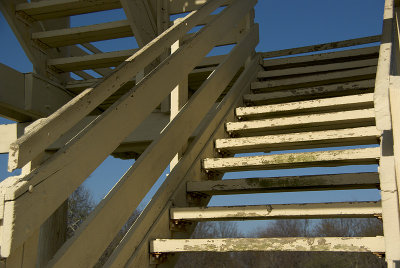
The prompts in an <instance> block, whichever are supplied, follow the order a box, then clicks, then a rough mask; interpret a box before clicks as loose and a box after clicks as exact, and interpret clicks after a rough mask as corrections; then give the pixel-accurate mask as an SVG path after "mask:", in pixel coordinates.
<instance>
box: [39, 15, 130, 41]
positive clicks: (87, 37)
mask: <svg viewBox="0 0 400 268" xmlns="http://www.w3.org/2000/svg"><path fill="white" fill-rule="evenodd" d="M129 36H133V33H132V30H131V29H130V27H129V23H128V21H127V20H120V21H113V22H107V23H101V24H94V25H89V26H81V27H74V28H66V29H60V30H53V31H45V32H36V33H32V39H34V40H39V41H40V42H42V43H44V44H46V45H47V46H49V47H63V46H68V45H74V44H82V43H87V42H94V41H101V40H108V39H115V38H122V37H129Z"/></svg>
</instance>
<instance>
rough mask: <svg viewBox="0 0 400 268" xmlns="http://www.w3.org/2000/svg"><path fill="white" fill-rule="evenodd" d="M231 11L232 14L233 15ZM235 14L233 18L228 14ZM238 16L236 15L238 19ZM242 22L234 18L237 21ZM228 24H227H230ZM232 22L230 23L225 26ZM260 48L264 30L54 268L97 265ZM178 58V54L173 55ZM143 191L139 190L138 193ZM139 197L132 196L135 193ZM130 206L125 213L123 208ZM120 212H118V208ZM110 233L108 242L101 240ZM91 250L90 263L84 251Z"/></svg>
mask: <svg viewBox="0 0 400 268" xmlns="http://www.w3.org/2000/svg"><path fill="white" fill-rule="evenodd" d="M254 4H255V1H254V2H250V3H247V2H246V3H244V2H240V1H236V2H235V3H234V4H233V5H232V6H231V7H230V8H232V9H231V10H232V12H233V11H240V12H238V15H244V14H243V13H242V12H244V11H246V8H247V9H249V8H250V6H252V5H254ZM227 10H228V11H229V8H228V9H227ZM228 14H229V13H228ZM233 14H235V13H230V15H233ZM234 18H236V16H233V17H232V19H234ZM225 19H226V18H225ZM225 22H226V21H225ZM257 43H258V27H254V28H253V29H252V31H250V32H249V33H248V34H247V35H246V37H245V38H244V39H243V40H242V41H241V42H240V43H239V44H238V46H236V47H235V48H234V49H233V50H232V52H231V53H230V55H229V57H228V58H227V59H226V60H225V61H224V62H223V63H221V64H220V65H219V67H218V69H217V70H216V71H215V72H214V74H213V75H211V76H210V77H209V79H208V80H207V81H205V82H204V84H203V85H202V87H201V88H200V89H199V90H198V91H197V93H196V94H195V95H194V96H192V98H191V99H190V101H189V102H188V103H187V104H186V105H185V106H184V107H183V108H182V110H181V111H180V112H179V114H178V115H177V116H176V117H175V118H174V120H173V121H171V122H170V123H169V124H168V126H167V127H166V128H165V129H164V130H163V131H162V133H161V134H160V136H159V137H158V138H157V139H156V140H155V141H154V142H153V143H152V144H151V145H150V146H149V147H148V148H147V149H146V151H145V152H144V153H143V154H142V156H141V157H140V158H139V159H138V160H137V161H136V162H135V164H134V165H133V166H132V167H131V168H130V169H129V170H128V171H127V172H126V173H125V175H124V176H123V177H122V178H121V179H120V180H119V181H118V183H117V184H116V185H115V186H114V187H113V189H112V190H111V191H110V192H109V193H108V195H107V196H106V197H105V198H104V199H103V200H102V201H101V203H100V204H99V205H98V206H97V207H96V209H95V210H94V212H92V214H91V215H90V216H89V218H88V219H87V221H86V222H85V224H84V225H83V227H81V228H79V229H78V231H77V233H76V235H75V236H74V238H72V239H70V242H69V243H68V245H66V246H64V247H63V248H62V249H61V250H60V251H59V252H58V253H57V255H56V257H55V258H54V259H53V260H52V262H51V265H54V266H61V267H62V266H76V265H78V264H79V265H82V266H91V265H93V264H95V263H96V261H97V258H98V257H100V256H101V254H102V253H103V251H104V250H105V248H106V247H107V246H108V244H109V243H110V242H111V240H112V239H113V238H114V236H115V235H116V234H117V233H118V232H119V230H120V229H121V228H122V226H123V225H124V224H125V222H126V221H127V220H128V218H129V216H130V215H131V213H132V211H133V210H134V209H135V208H136V207H137V206H138V205H139V203H140V202H141V200H142V199H143V198H144V197H145V195H146V193H147V192H148V191H149V190H150V189H151V187H152V186H153V184H154V183H155V182H156V181H157V179H158V178H159V176H160V175H161V174H162V172H163V171H164V169H165V167H166V166H168V164H169V161H170V160H171V159H172V158H173V156H174V155H175V154H176V152H177V151H178V150H179V149H181V148H182V146H183V145H184V144H185V143H186V141H187V139H188V138H189V137H190V134H191V133H192V132H193V131H194V130H195V129H196V127H197V126H198V125H199V123H200V122H201V120H202V119H203V118H204V116H205V115H206V114H207V112H208V111H209V110H210V109H211V108H212V106H213V105H214V103H215V101H216V100H217V98H218V97H219V95H220V94H221V93H222V92H223V90H224V89H225V88H226V86H227V85H228V84H229V82H230V81H231V79H232V78H233V76H234V74H235V73H236V72H237V70H238V69H239V68H240V66H241V63H243V62H244V61H245V59H246V58H247V56H248V53H249V51H251V50H252V49H254V48H255V46H256V45H257ZM173 55H174V54H173ZM138 186H139V187H138ZM134 188H135V189H136V191H137V192H136V193H135V194H134V195H133V194H132V189H134ZM121 204H124V206H123V207H124V208H123V209H122V208H121ZM116 207H119V209H118V210H116V209H115V208H116ZM99 232H101V233H104V234H105V233H107V235H104V236H98V235H97V234H98V233H99ZM88 243H89V244H90V248H91V256H90V258H89V257H88V256H87V254H86V253H85V252H84V250H83V249H84V248H88V246H89V244H88Z"/></svg>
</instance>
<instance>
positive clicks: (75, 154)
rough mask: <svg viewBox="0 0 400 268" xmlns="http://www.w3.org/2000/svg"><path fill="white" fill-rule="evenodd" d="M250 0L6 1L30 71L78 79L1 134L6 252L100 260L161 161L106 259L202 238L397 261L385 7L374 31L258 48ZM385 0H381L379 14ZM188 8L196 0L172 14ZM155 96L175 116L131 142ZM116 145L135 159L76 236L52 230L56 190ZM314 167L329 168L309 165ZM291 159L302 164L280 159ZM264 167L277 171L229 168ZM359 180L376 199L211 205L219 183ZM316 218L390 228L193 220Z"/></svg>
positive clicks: (170, 249) (10, 257)
mask: <svg viewBox="0 0 400 268" xmlns="http://www.w3.org/2000/svg"><path fill="white" fill-rule="evenodd" d="M0 1H2V2H1V3H3V6H5V5H4V3H8V2H7V0H0ZM199 2H201V3H199ZM204 2H205V3H204ZM256 2H257V1H256V0H249V1H242V0H231V1H227V0H213V1H187V0H184V1H181V0H180V1H128V0H121V1H119V0H118V1H115V0H101V1H100V0H95V1H80V0H79V1H78V0H57V1H56V0H42V1H38V2H29V3H28V2H26V3H19V4H15V3H13V4H10V5H8V6H5V7H3V9H4V10H6V12H5V14H8V15H9V16H11V17H12V16H15V17H16V18H18V21H15V19H16V18H15V17H12V18H11V19H9V23H10V24H13V23H14V24H15V27H16V29H17V31H16V32H19V33H20V32H21V30H18V29H20V28H18V27H21V25H20V24H21V21H23V22H24V24H26V25H25V26H26V27H25V26H24V27H25V28H24V29H25V30H26V29H28V32H26V31H25V32H24V34H22V35H21V36H20V42H25V44H30V45H32V44H33V45H32V46H28V48H27V49H26V50H27V51H28V52H29V53H30V54H29V53H27V54H29V55H30V58H31V61H32V62H33V64H34V66H35V67H37V68H38V72H39V73H41V74H42V75H44V76H46V75H47V77H48V79H50V80H53V81H55V82H54V83H58V84H59V86H60V87H61V88H62V89H63V90H64V91H66V92H68V93H69V94H70V95H71V98H70V99H67V100H65V102H64V103H65V105H64V106H62V107H61V108H60V109H58V110H57V111H55V112H54V113H49V114H44V115H43V116H42V117H43V118H42V119H40V120H37V121H36V122H34V123H33V124H32V125H30V126H29V127H26V128H25V134H24V135H22V136H20V137H18V139H16V140H13V142H12V143H11V144H10V150H9V170H10V171H11V170H14V169H17V168H22V173H21V175H20V176H15V177H10V178H7V179H6V180H5V181H3V182H1V185H0V200H1V202H0V205H1V206H0V210H1V212H2V213H0V216H1V217H0V219H1V222H0V255H1V257H2V258H3V260H2V262H3V264H5V265H6V266H7V267H17V266H23V265H22V264H24V265H26V267H34V266H45V265H46V266H47V267H92V266H94V265H95V264H96V263H97V261H98V260H99V258H100V257H101V255H102V254H103V252H104V250H105V249H106V248H107V247H108V245H109V244H110V243H111V242H112V241H113V239H114V238H115V237H116V236H117V235H118V233H119V231H120V230H121V228H123V227H124V226H125V224H126V223H127V222H128V221H129V217H130V216H131V215H132V213H133V212H134V211H135V209H137V207H138V206H139V204H140V203H141V202H142V200H143V199H144V197H145V196H146V194H147V193H148V192H149V191H151V189H152V187H154V185H155V183H156V182H157V179H158V178H159V177H160V175H161V174H162V173H163V171H164V170H165V169H166V167H168V165H169V166H170V174H169V175H168V176H167V178H166V179H165V181H163V182H162V184H161V186H160V187H159V188H158V189H157V192H156V193H155V194H154V196H152V198H151V201H150V202H149V203H148V204H147V206H146V207H145V208H144V210H143V211H142V212H141V214H140V216H139V217H138V219H137V220H136V221H135V222H134V223H133V225H132V226H131V227H130V229H129V231H128V232H127V233H126V235H125V236H124V237H123V239H122V240H121V241H120V242H119V244H118V247H117V248H116V249H115V250H113V252H112V254H111V256H110V257H109V258H108V259H107V262H106V263H105V267H155V266H157V267H172V266H174V264H175V263H176V261H177V260H178V258H179V254H175V253H182V252H199V251H206V252H235V251H238V252H239V251H329V252H364V253H365V252H367V253H374V254H378V255H380V256H383V255H385V258H386V261H387V263H388V267H390V268H392V267H396V263H397V262H398V261H400V217H399V215H400V212H399V196H398V190H397V189H398V187H400V183H399V178H398V174H399V171H400V170H397V177H396V171H395V170H396V168H397V169H398V168H399V162H398V159H400V156H399V157H398V158H397V159H396V158H395V155H396V154H397V155H398V153H399V151H400V150H399V149H398V148H397V147H396V146H398V144H397V141H396V138H398V137H399V130H398V125H399V124H398V121H396V123H394V122H395V120H398V117H396V115H395V114H398V113H397V112H398V111H399V110H398V107H397V106H398V105H395V104H393V103H394V100H395V99H396V98H397V99H398V98H399V97H398V96H399V95H398V92H399V88H400V87H399V84H400V83H399V79H398V78H395V76H394V74H397V73H399V71H397V70H400V67H398V66H400V59H397V58H396V57H398V55H400V54H399V51H397V50H398V47H397V48H396V45H393V46H392V44H398V43H399V41H398V36H397V33H398V31H397V30H398V29H397V28H396V27H397V24H396V23H394V21H393V23H392V24H390V23H385V24H384V30H383V33H382V36H371V37H365V38H357V39H351V40H346V41H339V42H334V43H329V44H322V45H315V46H308V47H301V48H294V49H289V50H281V51H273V52H265V53H256V52H255V47H256V45H257V43H258V35H259V32H258V25H257V24H255V23H254V10H253V7H254V5H255V4H256ZM10 3H11V2H10ZM151 3H153V4H154V3H156V5H155V7H156V9H155V10H156V11H157V12H156V13H157V16H153V15H154V14H153V15H151V14H152V13H154V7H152V6H151V5H150V4H151ZM165 5H167V6H168V9H167V8H166V6H165ZM121 7H122V8H123V9H124V11H125V13H126V15H127V19H126V20H118V21H113V22H107V23H101V24H92V25H88V26H82V27H74V28H71V27H69V24H68V20H65V21H63V20H64V19H65V17H68V16H72V15H77V14H86V13H90V12H98V11H104V10H110V9H116V8H121ZM396 8H399V7H396ZM218 9H220V10H219V12H218V13H217V14H214V13H213V12H214V11H216V10H218ZM394 10H395V4H394V2H393V1H392V0H386V9H385V20H386V19H388V18H389V17H390V16H392V17H391V18H392V19H393V14H395V11H394ZM184 12H190V13H189V14H188V15H186V16H185V17H183V18H181V19H177V20H176V21H175V22H174V23H173V24H172V23H171V25H170V23H169V16H170V15H173V14H177V13H182V14H183V13H184ZM144 14H147V15H144ZM149 14H150V15H149ZM390 14H391V15H390ZM49 19H52V20H59V21H58V22H59V24H57V25H56V26H57V27H44V28H43V27H42V26H43V25H44V24H46V23H47V22H46V21H47V20H49ZM166 21H167V22H166ZM14 24H13V25H14ZM41 25H42V26H41ZM198 26H201V29H200V30H198V31H197V32H196V33H190V30H191V29H193V28H194V27H198ZM132 36H135V38H136V41H137V43H138V45H139V48H134V47H132V48H131V49H128V50H122V49H121V50H116V51H112V52H102V51H100V50H99V49H98V48H97V47H95V46H94V45H92V44H91V43H90V42H95V41H102V40H111V39H116V38H121V37H132ZM27 38H28V40H29V41H27ZM392 39H393V40H394V41H392ZM24 40H25V41H24ZM388 40H390V41H388ZM377 42H381V44H380V45H377V44H376V43H377ZM396 42H397V43H396ZM228 44H234V45H235V46H234V48H233V49H232V50H231V51H230V52H229V53H227V54H226V55H221V56H213V57H206V55H207V54H208V53H209V51H210V50H211V49H213V48H214V47H216V46H221V45H228ZM82 47H83V48H85V50H84V49H82ZM64 49H65V50H64ZM333 49H335V50H334V51H333V52H332V51H331V50H333ZM38 50H39V51H40V53H44V54H46V56H43V55H42V54H40V55H42V56H41V57H38V56H37V55H38V53H39V52H38ZM87 50H88V51H90V53H88V52H86V51H87ZM323 51H324V52H323ZM392 58H393V61H391V59H392ZM396 66H397V67H396ZM114 67H115V68H114ZM87 70H91V71H93V72H95V73H97V75H96V76H93V75H91V74H90V72H86V71H87ZM396 72H397V73H396ZM70 74H74V75H76V76H79V77H80V78H82V79H79V80H75V79H72V78H71V77H70ZM92 74H93V73H92ZM389 88H390V90H391V91H393V92H391V94H390V96H389ZM392 96H393V97H392ZM167 98H169V99H170V107H168V109H167V111H166V110H165V100H167ZM391 102H392V104H391ZM390 104H391V105H390ZM167 106H168V105H167ZM155 112H156V113H157V116H159V114H161V113H164V115H165V114H167V116H168V118H167V119H168V120H167V121H168V122H169V123H168V124H167V123H165V124H164V125H162V126H161V127H160V128H157V130H156V131H153V132H154V133H152V137H151V138H148V139H145V138H147V137H145V138H142V139H138V138H137V140H139V142H138V143H140V146H139V147H140V148H139V149H138V148H137V145H136V144H135V143H134V142H132V138H131V136H132V133H135V132H134V131H136V130H137V129H138V128H140V126H142V125H141V124H143V123H146V124H148V125H152V124H153V123H154V122H155V121H152V120H153V117H152V116H154V113H155ZM399 114H400V113H399ZM149 118H150V119H149ZM146 135H148V133H147V132H146V133H144V134H143V133H142V136H141V137H143V136H146ZM135 137H136V136H135ZM121 152H122V153H123V154H125V155H124V156H125V158H126V157H131V158H135V159H136V161H135V163H134V164H133V165H132V166H131V167H130V168H129V170H128V171H127V172H126V173H125V174H124V175H123V176H122V177H121V178H120V179H119V181H118V182H117V183H116V185H115V186H114V187H113V188H112V190H111V191H110V192H109V193H108V194H107V196H106V197H105V198H104V199H103V200H102V201H101V202H100V204H99V205H98V206H97V207H96V209H95V210H94V211H93V212H92V214H91V215H90V216H89V218H88V219H87V220H86V221H85V222H84V223H83V224H82V225H81V226H80V228H79V229H78V230H77V231H76V233H75V234H74V236H73V237H72V238H71V239H69V240H68V241H67V242H65V241H61V243H59V244H58V245H57V246H54V245H51V246H49V245H48V244H50V243H52V241H53V239H54V238H55V236H56V235H57V234H55V233H56V232H55V230H56V229H57V228H58V229H57V230H60V229H62V227H60V226H61V224H60V225H57V226H56V228H54V226H53V227H51V228H50V227H49V224H48V221H49V220H53V221H56V220H57V219H59V218H57V217H58V216H57V212H59V211H60V209H61V208H62V206H63V204H64V202H65V200H67V198H68V197H69V196H70V195H71V194H72V193H73V191H74V190H75V189H76V188H77V187H79V186H80V185H81V184H82V183H83V182H84V181H85V179H86V178H87V177H88V176H90V174H91V173H92V172H93V171H94V170H95V169H96V168H97V167H98V166H99V165H100V164H101V163H102V162H103V161H104V159H106V158H107V157H108V156H109V155H110V154H114V155H115V154H117V153H121ZM242 154H245V155H242ZM396 161H397V162H396ZM350 165H351V166H352V172H351V173H349V172H348V171H346V172H345V171H344V170H345V168H346V167H348V166H350ZM366 166H368V167H369V168H370V170H372V169H374V171H373V172H371V171H368V172H367V171H366V170H365V167H366ZM321 167H323V168H326V172H325V174H318V175H316V174H313V173H312V168H321ZM330 167H335V169H334V173H332V172H329V168H330ZM300 168H310V169H309V170H311V173H310V174H303V173H300V171H299V175H297V176H288V175H285V171H287V170H294V169H300ZM260 170H279V171H281V173H282V174H283V175H282V176H280V177H258V178H247V177H243V178H240V179H222V178H223V176H224V174H225V173H229V172H242V171H260ZM360 189H378V190H380V193H381V200H373V199H372V198H371V200H368V201H364V202H334V203H329V202H328V201H321V203H304V204H290V203H285V204H263V205H252V206H229V207H212V206H208V204H209V202H210V200H211V198H212V197H213V196H215V195H232V199H233V198H234V197H233V195H238V194H258V193H272V192H274V193H279V192H304V194H306V192H308V191H328V190H329V191H335V190H360ZM324 218H379V219H382V222H383V229H384V236H377V237H285V238H282V237H279V238H278V237H270V238H218V239H217V238H212V237H210V238H207V239H193V238H191V235H192V233H193V231H194V230H195V228H196V224H197V222H202V221H235V220H271V219H274V220H275V219H294V220H296V219H324ZM50 226H51V224H50ZM61 231H62V230H61ZM43 241H44V242H43ZM64 242H65V243H64ZM46 243H47V244H46ZM43 244H44V245H43ZM38 245H40V246H38ZM47 247H52V248H51V250H48V249H47ZM46 250H48V251H49V252H47V253H46V254H47V255H46V256H45V257H43V256H42V255H43V252H44V251H46ZM23 267H25V266H23Z"/></svg>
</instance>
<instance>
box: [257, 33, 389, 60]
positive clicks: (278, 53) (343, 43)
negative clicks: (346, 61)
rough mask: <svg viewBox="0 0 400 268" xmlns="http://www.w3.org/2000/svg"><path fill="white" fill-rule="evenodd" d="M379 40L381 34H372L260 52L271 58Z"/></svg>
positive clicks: (264, 56) (263, 55)
mask: <svg viewBox="0 0 400 268" xmlns="http://www.w3.org/2000/svg"><path fill="white" fill-rule="evenodd" d="M380 41H381V36H380V35H374V36H368V37H362V38H356V39H349V40H344V41H337V42H331V43H325V44H319V45H312V46H304V47H297V48H289V49H283V50H277V51H270V52H263V53H261V56H262V57H263V58H264V59H265V58H273V57H281V56H289V55H295V54H301V53H309V52H316V51H321V50H329V49H337V48H342V47H351V46H357V45H363V44H369V43H375V42H380Z"/></svg>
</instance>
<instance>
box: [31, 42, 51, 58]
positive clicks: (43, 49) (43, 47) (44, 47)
mask: <svg viewBox="0 0 400 268" xmlns="http://www.w3.org/2000/svg"><path fill="white" fill-rule="evenodd" d="M32 45H33V46H34V47H35V48H37V49H39V50H40V51H41V52H42V53H44V54H47V52H46V51H47V50H48V49H50V48H51V47H49V46H48V45H46V44H45V43H43V42H42V41H40V40H38V39H34V40H32Z"/></svg>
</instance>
